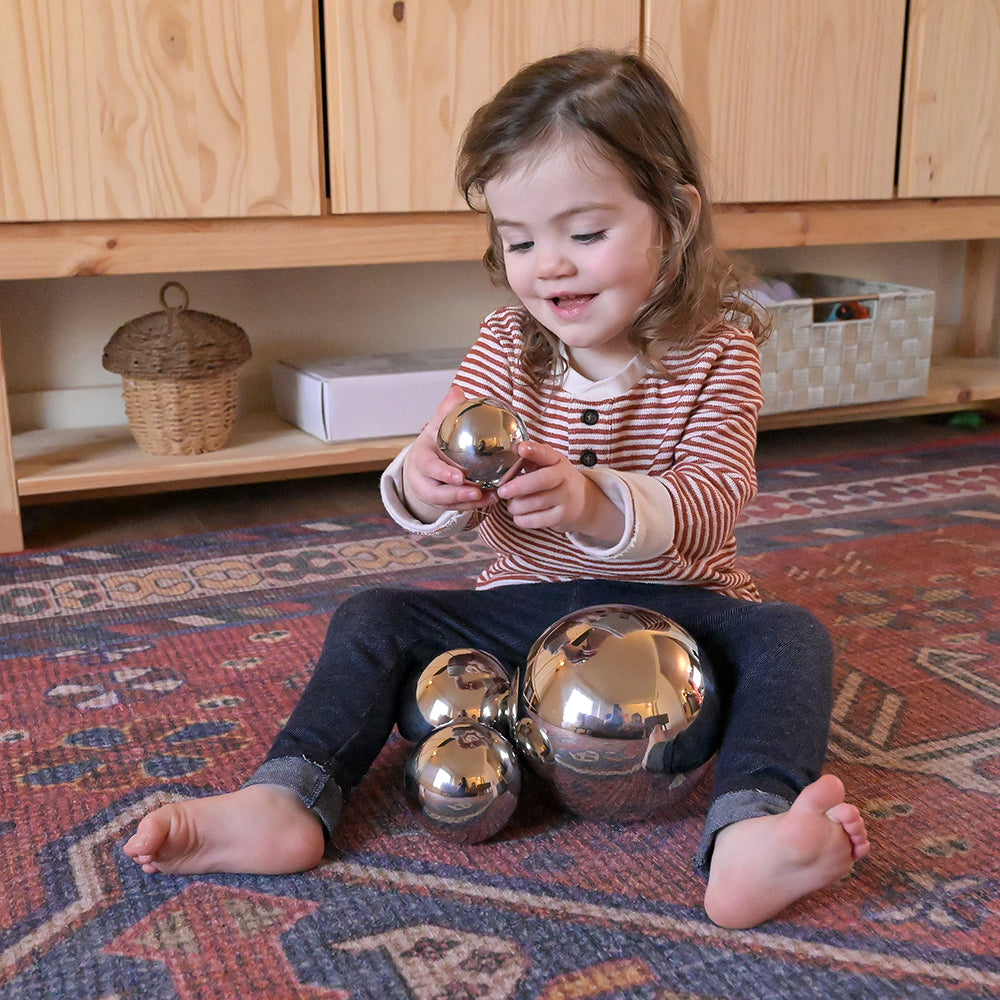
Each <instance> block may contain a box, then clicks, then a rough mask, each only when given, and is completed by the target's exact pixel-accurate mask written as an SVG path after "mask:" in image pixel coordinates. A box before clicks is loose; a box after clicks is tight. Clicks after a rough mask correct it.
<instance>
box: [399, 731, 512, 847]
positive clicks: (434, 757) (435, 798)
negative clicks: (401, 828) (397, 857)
mask: <svg viewBox="0 0 1000 1000" xmlns="http://www.w3.org/2000/svg"><path fill="white" fill-rule="evenodd" d="M405 782H406V797H407V799H408V801H409V803H410V805H411V806H412V808H413V809H414V810H415V811H416V814H417V818H418V819H419V820H420V822H421V824H422V825H423V826H424V827H426V828H427V829H428V830H430V831H431V832H432V833H435V834H437V835H438V836H439V837H444V838H445V839H446V840H450V841H452V842H454V843H457V844H478V843H480V842H481V841H483V840H487V839H488V838H490V837H492V836H493V834H495V833H497V832H498V831H499V830H500V829H501V828H502V827H503V826H504V825H505V824H506V822H507V820H509V819H510V817H511V815H512V814H513V812H514V809H515V808H516V806H517V800H518V796H519V795H520V794H521V767H520V764H519V762H518V759H517V755H516V753H515V752H514V748H513V746H511V744H510V743H508V742H507V740H506V739H505V738H504V737H503V736H502V735H501V734H500V733H498V732H497V731H496V730H494V729H490V728H489V727H488V726H484V725H482V723H479V722H466V721H460V722H451V723H448V725H445V726H442V727H440V728H439V729H435V730H434V731H433V732H432V733H431V734H430V735H429V736H428V737H427V738H426V739H424V741H423V742H422V743H420V744H418V746H417V747H416V749H415V750H414V751H413V753H412V754H411V755H410V759H409V760H408V761H407V764H406V771H405Z"/></svg>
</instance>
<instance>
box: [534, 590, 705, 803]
mask: <svg viewBox="0 0 1000 1000" xmlns="http://www.w3.org/2000/svg"><path fill="white" fill-rule="evenodd" d="M705 695H706V678H705V675H704V673H703V671H702V667H701V660H700V656H699V651H698V646H697V643H695V641H694V639H693V638H692V637H691V636H690V635H689V634H688V633H687V632H686V631H685V630H684V629H682V628H681V627H680V626H679V625H677V624H676V623H675V622H673V621H671V620H670V619H669V618H666V617H664V616H663V615H660V614H658V613H656V612H653V611H649V610H647V609H644V608H638V607H635V606H633V605H599V606H595V607H590V608H584V609H582V610H580V611H577V612H575V613H573V614H571V615H567V616H566V617H565V618H562V619H560V620H559V621H557V622H556V623H555V624H553V625H552V626H551V627H550V628H548V629H547V630H546V631H545V632H544V633H543V634H542V635H541V636H540V637H539V638H538V639H537V640H536V642H535V643H534V645H533V646H532V648H531V651H530V652H529V654H528V660H527V664H526V667H525V670H524V675H523V679H522V683H521V692H520V699H519V718H518V721H517V724H516V727H515V734H514V738H515V744H516V745H517V748H518V750H519V751H520V752H521V755H522V757H523V758H524V759H526V760H527V762H528V763H529V764H530V766H531V767H532V769H533V770H534V771H536V772H537V773H538V774H539V775H540V776H541V777H542V778H543V779H544V780H545V781H546V782H547V783H548V784H549V786H550V787H551V790H552V791H553V793H554V794H555V796H556V798H557V799H558V800H559V801H560V802H561V803H562V804H563V805H564V806H565V807H566V808H568V809H569V810H571V811H572V812H575V813H577V814H578V815H580V816H584V817H587V818H590V819H607V820H614V821H621V822H624V821H629V820H635V819H645V818H648V817H650V816H653V815H655V814H657V813H660V812H663V811H665V810H667V809H669V808H671V807H673V806H674V805H676V804H677V803H678V802H679V801H680V800H681V799H682V798H684V797H685V796H686V795H687V794H688V793H689V792H690V791H691V789H692V788H693V787H694V785H695V783H696V782H697V779H698V778H699V777H700V776H701V773H702V771H703V769H704V767H705V766H706V765H707V763H708V760H709V759H710V757H711V756H712V751H713V750H714V741H712V740H705V741H703V745H704V752H703V753H702V754H701V756H700V757H699V756H695V757H694V758H693V759H692V757H691V754H690V753H689V752H688V753H686V754H682V755H679V756H680V757H682V758H683V757H685V756H686V757H687V760H686V762H685V770H684V771H680V772H674V773H669V772H668V773H663V772H657V771H652V770H647V769H646V767H645V761H646V758H647V756H648V755H649V754H650V753H651V751H652V750H653V748H654V746H655V744H657V743H661V742H666V743H672V742H674V741H675V740H677V738H678V737H679V736H680V735H681V734H682V733H684V732H685V731H686V730H687V729H688V728H689V727H690V726H691V725H692V724H693V723H694V722H695V720H696V719H697V718H698V716H699V714H700V713H701V711H702V707H703V704H704V701H705ZM713 708H714V706H713ZM667 759H670V758H669V757H668V758H667Z"/></svg>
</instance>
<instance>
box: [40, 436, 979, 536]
mask: <svg viewBox="0 0 1000 1000" xmlns="http://www.w3.org/2000/svg"><path fill="white" fill-rule="evenodd" d="M989 426H990V428H991V429H993V428H995V427H996V426H997V424H996V423H991V424H990V425H989ZM975 433H977V432H976V431H975V430H963V429H961V428H956V427H954V426H951V425H949V424H948V423H947V421H946V420H945V419H941V418H923V417H912V418H905V419H894V420H879V421H872V422H870V423H857V424H842V425H837V426H832V427H814V428H807V429H803V428H798V429H792V430H772V431H765V432H763V433H762V434H761V435H760V441H759V444H758V461H760V462H767V463H770V462H775V461H783V460H788V461H794V460H796V459H799V458H803V457H810V456H822V455H825V454H832V453H837V452H843V451H845V450H848V451H849V450H850V449H851V448H852V447H857V448H858V449H861V450H864V449H875V448H885V449H887V450H891V449H893V448H894V447H899V446H903V445H911V444H914V443H920V442H924V441H934V440H943V439H952V438H955V437H956V436H961V435H963V434H969V435H974V434H975ZM381 509H382V507H381V503H380V501H379V495H378V474H377V473H363V474H355V475H341V476H329V477H325V478H314V479H298V480H290V481H285V482H272V483H258V484H252V485H244V486H228V487H215V488H208V489H197V490H187V491H184V492H172V493H156V494H148V495H140V496H128V497H108V498H102V499H94V500H77V501H72V502H64V503H55V504H40V505H38V506H28V507H25V508H24V512H23V517H24V534H25V546H26V547H27V548H30V549H42V548H63V547H70V546H81V545H82V546H87V545H107V544H114V543H116V542H129V541H141V540H144V539H150V538H169V537H173V536H176V535H188V534H197V533H199V532H205V531H222V530H226V529H228V528H239V527H248V526H254V525H264V524H282V523H289V522H293V521H304V520H309V519H311V518H320V517H342V516H347V515H350V514H355V513H364V512H371V511H380V510H381Z"/></svg>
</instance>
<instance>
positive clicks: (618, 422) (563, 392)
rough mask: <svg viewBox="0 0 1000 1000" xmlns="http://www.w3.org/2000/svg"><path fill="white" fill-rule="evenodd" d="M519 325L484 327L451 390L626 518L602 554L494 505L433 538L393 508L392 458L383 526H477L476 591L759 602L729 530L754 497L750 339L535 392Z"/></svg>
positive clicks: (722, 327)
mask: <svg viewBox="0 0 1000 1000" xmlns="http://www.w3.org/2000/svg"><path fill="white" fill-rule="evenodd" d="M523 316H524V312H523V310H522V309H520V308H517V307H506V308H503V309H499V310H497V311H496V312H494V313H492V314H491V315H490V316H488V317H487V318H486V320H484V322H483V325H482V327H481V329H480V334H479V339H478V340H477V341H476V343H475V344H474V345H473V346H472V348H471V350H470V351H469V353H468V355H467V356H466V359H465V361H463V363H462V365H461V367H460V368H459V370H458V373H457V375H456V377H455V384H456V385H458V386H459V387H460V388H461V389H462V390H463V391H464V392H465V394H466V395H467V396H491V397H493V398H495V399H497V400H499V401H501V402H503V403H504V404H506V405H507V406H509V407H510V408H511V409H513V410H514V411H515V412H516V413H518V414H519V415H520V416H521V418H522V419H523V420H524V422H525V424H526V425H527V428H528V434H529V436H530V437H531V438H532V439H533V440H536V441H541V442H544V443H545V444H548V445H551V446H552V447H553V448H556V449H558V450H559V451H560V452H562V453H563V454H565V455H567V456H568V457H569V458H570V460H571V461H572V462H573V463H574V464H575V465H577V466H578V467H579V468H580V469H581V471H582V472H583V473H584V474H585V475H587V476H589V477H591V478H592V479H593V480H594V482H595V483H596V484H597V485H598V486H599V487H600V488H601V489H602V490H603V491H604V492H605V494H606V495H607V496H608V497H609V498H610V499H611V500H612V502H613V503H615V504H616V506H617V507H618V508H619V509H620V510H621V511H622V513H623V514H624V517H625V530H624V533H623V537H622V538H621V539H620V540H619V542H618V543H617V544H615V545H614V546H611V547H607V546H605V545H602V544H601V543H598V542H595V541H593V540H591V539H588V538H586V537H583V536H579V535H572V534H569V535H568V534H566V533H563V532H558V531H555V530H554V529H537V530H530V531H529V530H525V529H522V528H518V527H517V525H515V524H514V521H513V519H512V518H511V517H510V515H509V514H508V512H507V508H506V505H505V504H503V503H499V504H493V505H491V506H490V507H488V508H487V509H486V511H485V512H476V513H475V514H474V515H469V514H467V513H466V514H459V513H458V512H448V513H447V514H444V515H442V516H441V517H440V518H439V519H438V520H437V521H436V522H435V523H434V524H433V525H423V524H421V523H420V522H418V521H416V520H415V519H414V518H413V516H412V514H410V513H409V511H408V510H407V509H406V507H405V504H404V503H403V502H402V489H401V476H402V461H401V457H400V458H398V459H397V461H396V462H394V463H393V466H391V467H390V469H388V470H387V471H386V475H385V477H383V497H384V498H385V500H386V507H387V509H388V510H389V513H390V514H391V515H392V516H393V517H394V518H395V519H396V520H397V521H398V522H399V523H400V524H402V525H403V526H404V527H406V528H408V529H410V530H414V531H421V532H423V533H427V534H446V533H452V532H455V531H457V530H461V529H463V528H468V527H472V526H473V525H478V528H479V532H480V535H481V537H482V539H483V540H484V541H485V542H487V543H488V544H489V545H490V546H492V547H493V549H494V550H495V551H496V553H497V555H496V559H495V560H494V562H493V563H492V564H491V565H490V566H489V567H488V568H487V569H486V570H485V571H484V572H483V573H482V575H481V576H480V578H479V580H478V582H477V585H478V586H479V587H493V586H499V585H502V584H511V583H535V582H541V581H566V580H574V579H580V578H601V579H621V580H631V581H637V582H643V583H681V584H690V585H693V586H701V587H707V588H709V589H712V590H718V591H721V592H723V593H727V594H730V595H732V596H735V597H741V598H745V599H749V600H757V599H759V597H758V594H757V591H756V588H755V587H754V585H753V582H752V580H751V579H750V577H749V575H748V574H746V573H745V572H744V571H742V570H741V569H738V568H737V567H736V565H735V558H736V540H735V537H734V534H733V529H734V527H735V525H736V521H737V518H738V517H739V515H740V512H741V511H742V509H743V507H744V505H745V504H746V503H747V502H748V501H749V500H750V499H751V498H752V497H753V496H754V494H755V492H756V473H755V469H754V447H755V443H756V427H757V414H758V412H759V410H760V407H761V404H762V396H761V390H760V362H759V358H758V353H757V347H756V345H755V344H754V341H753V337H752V335H751V334H750V333H749V332H747V331H745V330H742V329H739V328H737V327H735V326H731V325H728V324H722V323H720V324H719V325H718V326H716V327H714V328H713V329H711V330H708V331H706V332H705V333H703V334H702V335H701V336H700V337H699V338H698V339H697V340H696V341H695V342H693V343H691V344H688V345H686V346H685V347H683V348H670V349H669V350H668V352H667V353H666V354H665V355H664V356H663V361H664V363H665V365H666V368H667V371H668V372H669V376H667V375H664V374H662V373H661V372H659V371H656V370H652V369H650V368H649V367H648V366H647V365H646V364H645V363H644V362H642V361H641V360H640V359H639V358H636V359H634V360H633V361H632V362H631V363H630V364H629V365H627V366H626V368H625V369H624V370H623V371H621V372H620V373H619V374H618V375H615V376H613V377H611V378H609V379H604V380H602V381H599V382H594V381H591V380H590V379H587V378H584V377H583V376H582V375H580V374H579V373H578V372H575V371H573V370H572V369H571V370H570V371H569V372H568V373H567V374H566V375H565V376H564V377H562V378H561V380H559V381H558V382H557V381H556V380H555V379H550V380H547V381H546V382H545V383H542V384H539V383H536V382H534V381H533V380H531V379H530V378H529V377H528V376H527V375H526V373H525V372H524V371H523V369H522V367H521V363H520V352H521V345H522V342H523V332H522V323H523Z"/></svg>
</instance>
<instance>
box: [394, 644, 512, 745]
mask: <svg viewBox="0 0 1000 1000" xmlns="http://www.w3.org/2000/svg"><path fill="white" fill-rule="evenodd" d="M515 696H516V695H513V694H512V688H511V680H510V674H509V673H508V672H507V669H506V668H505V667H504V666H503V664H501V663H500V661H499V660H497V659H496V658H495V657H493V656H490V654H489V653H484V652H483V651H482V650H479V649H469V648H464V649H449V650H446V651H445V652H443V653H440V654H439V655H437V656H435V657H434V658H433V659H432V660H431V661H430V662H429V663H428V664H427V665H426V666H424V667H422V668H421V669H420V670H419V671H418V672H417V673H416V676H415V678H413V679H411V680H410V681H409V682H408V683H407V684H406V685H405V686H404V689H403V699H402V703H401V705H400V710H399V715H398V718H397V719H396V726H397V728H398V729H399V733H400V735H401V736H402V737H404V738H405V739H407V740H410V741H411V742H413V743H418V742H419V741H420V740H422V739H423V738H424V737H425V736H428V735H429V734H430V733H431V732H432V731H433V730H434V729H437V728H438V726H443V725H444V724H445V723H448V722H453V721H455V720H457V719H470V720H472V721H473V722H482V723H483V724H484V725H487V726H498V727H504V726H505V722H506V718H507V713H508V707H507V703H508V700H509V699H510V698H511V697H515Z"/></svg>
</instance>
